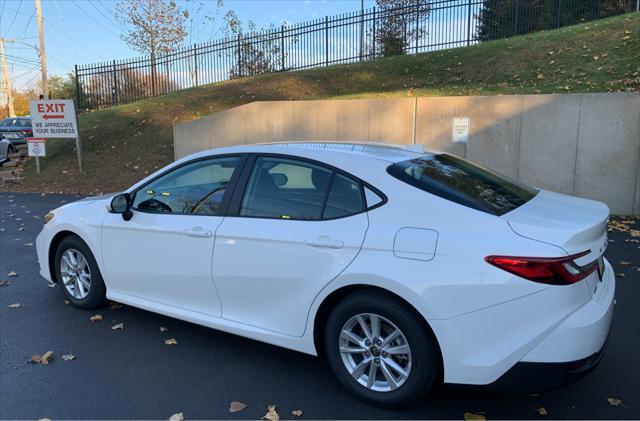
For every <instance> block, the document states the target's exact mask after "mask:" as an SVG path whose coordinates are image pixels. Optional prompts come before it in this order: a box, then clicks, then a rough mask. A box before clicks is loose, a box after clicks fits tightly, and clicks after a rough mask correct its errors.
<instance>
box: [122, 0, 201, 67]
mask: <svg viewBox="0 0 640 421" xmlns="http://www.w3.org/2000/svg"><path fill="white" fill-rule="evenodd" d="M115 16H116V19H117V20H118V21H119V22H120V23H121V24H122V25H124V26H125V27H126V28H127V29H128V32H127V33H125V34H124V35H122V39H123V41H124V42H126V43H127V45H129V46H130V47H131V48H133V49H134V50H137V51H140V52H142V53H146V54H150V55H151V57H152V59H153V58H155V57H156V56H158V55H159V54H167V53H169V52H171V51H173V50H175V49H176V48H178V47H180V46H181V45H182V42H183V41H184V39H185V37H186V36H187V31H186V28H185V22H186V21H187V19H188V18H189V12H188V11H187V10H183V9H181V8H180V7H178V5H177V4H176V2H175V1H173V0H169V1H167V0H118V2H117V3H116V6H115Z"/></svg>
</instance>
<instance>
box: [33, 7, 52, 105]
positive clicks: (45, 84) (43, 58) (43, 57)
mask: <svg viewBox="0 0 640 421" xmlns="http://www.w3.org/2000/svg"><path fill="white" fill-rule="evenodd" d="M36 11H37V12H38V32H39V33H40V68H41V70H42V94H43V95H44V99H49V81H48V80H47V53H46V51H45V49H44V24H43V23H42V6H41V5H40V0H36Z"/></svg>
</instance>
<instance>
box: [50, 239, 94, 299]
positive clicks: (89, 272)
mask: <svg viewBox="0 0 640 421" xmlns="http://www.w3.org/2000/svg"><path fill="white" fill-rule="evenodd" d="M55 270H56V277H57V278H58V284H59V286H60V287H61V288H60V289H62V292H63V294H64V295H65V297H66V298H67V300H69V301H71V303H73V304H74V305H75V306H77V307H80V308H85V309H93V308H97V307H100V306H101V305H103V304H104V303H105V301H106V288H105V286H104V281H103V280H102V275H101V274H100V270H99V269H98V265H97V263H96V259H95V258H94V257H93V253H91V250H90V249H89V246H87V244H86V243H85V242H84V241H82V240H81V239H80V238H79V237H77V236H75V235H71V236H69V237H65V238H64V239H63V240H62V241H61V242H60V245H59V246H58V249H57V251H56V257H55Z"/></svg>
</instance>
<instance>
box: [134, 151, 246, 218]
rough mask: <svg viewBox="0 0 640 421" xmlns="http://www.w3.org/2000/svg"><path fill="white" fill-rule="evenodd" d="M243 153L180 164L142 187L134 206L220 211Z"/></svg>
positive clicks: (181, 211) (169, 210)
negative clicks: (180, 165)
mask: <svg viewBox="0 0 640 421" xmlns="http://www.w3.org/2000/svg"><path fill="white" fill-rule="evenodd" d="M239 162H240V157H237V156H236V157H222V158H212V159H206V160H202V161H197V162H193V163H191V164H187V165H184V166H182V167H179V168H177V169H175V170H173V171H171V172H169V173H168V174H165V175H163V176H161V177H160V178H158V179H156V180H154V181H152V182H151V183H149V184H147V185H146V186H144V187H142V188H141V189H140V190H138V191H137V192H136V194H135V198H134V201H133V208H134V209H137V210H140V211H143V212H152V213H175V214H196V215H219V214H220V204H221V203H222V198H223V196H224V193H225V191H226V187H227V184H229V181H230V180H231V176H232V175H233V172H234V171H235V170H236V168H237V167H238V164H239Z"/></svg>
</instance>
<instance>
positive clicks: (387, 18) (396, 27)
mask: <svg viewBox="0 0 640 421" xmlns="http://www.w3.org/2000/svg"><path fill="white" fill-rule="evenodd" d="M376 4H377V7H378V10H379V13H380V15H379V16H381V19H380V21H379V22H378V26H377V27H376V29H375V31H374V32H370V38H373V43H372V44H371V45H370V52H371V54H372V55H373V56H374V57H375V56H379V55H382V56H383V57H387V56H394V55H398V54H404V53H406V52H407V49H408V48H409V46H410V45H411V44H412V43H414V42H417V41H418V40H419V39H420V38H422V37H424V36H425V35H426V31H425V30H424V29H422V28H423V27H424V25H423V24H422V22H424V20H426V19H427V17H428V16H429V13H430V12H431V8H430V6H429V2H428V0H376Z"/></svg>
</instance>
